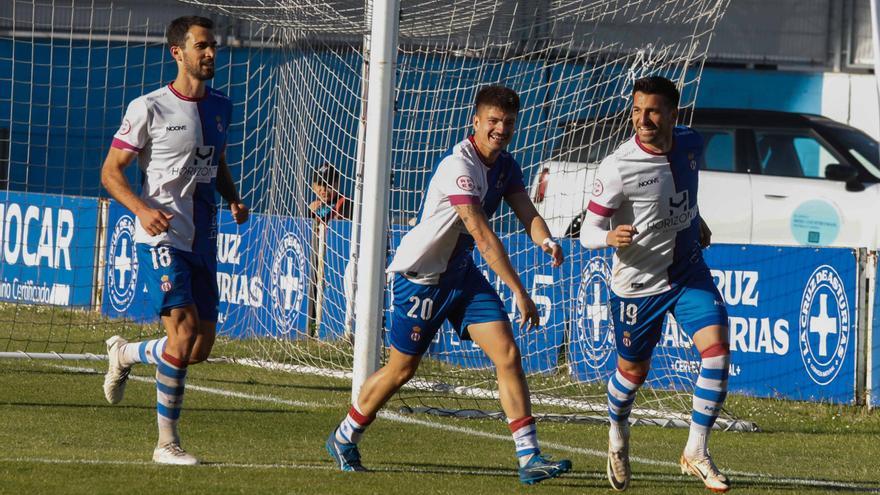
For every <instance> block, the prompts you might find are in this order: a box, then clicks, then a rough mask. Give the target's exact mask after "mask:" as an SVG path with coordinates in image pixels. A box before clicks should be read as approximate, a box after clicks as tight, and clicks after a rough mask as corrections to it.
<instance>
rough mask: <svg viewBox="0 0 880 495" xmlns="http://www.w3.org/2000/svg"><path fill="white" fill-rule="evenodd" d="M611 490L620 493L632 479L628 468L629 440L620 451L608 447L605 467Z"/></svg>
mask: <svg viewBox="0 0 880 495" xmlns="http://www.w3.org/2000/svg"><path fill="white" fill-rule="evenodd" d="M605 472H606V474H607V475H608V481H609V482H610V483H611V488H613V489H614V490H616V491H618V492H622V491H624V490H626V489H627V488H628V487H629V480H630V479H631V478H632V470H631V469H630V467H629V440H628V439H627V442H626V445H625V446H624V447H623V448H622V449H612V448H611V446H610V445H609V446H608V464H607V466H606V467H605Z"/></svg>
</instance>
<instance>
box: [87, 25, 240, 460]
mask: <svg viewBox="0 0 880 495" xmlns="http://www.w3.org/2000/svg"><path fill="white" fill-rule="evenodd" d="M212 29H213V23H212V22H211V20H210V19H206V18H204V17H181V18H178V19H175V20H173V21H172V22H171V24H170V25H169V26H168V29H167V32H166V36H167V39H168V45H169V47H170V50H171V55H172V56H173V57H174V60H175V61H176V62H177V78H176V79H175V80H174V81H173V82H172V83H171V84H168V85H167V86H164V87H162V88H159V89H157V90H155V91H153V92H151V93H147V94H146V95H144V96H141V97H139V98H136V99H134V100H133V101H132V102H131V104H129V106H128V110H127V111H126V113H125V118H124V119H123V121H122V126H121V127H120V128H119V130H118V131H117V132H116V135H115V136H114V137H113V143H112V145H111V147H110V151H109V153H108V154H107V159H106V160H105V161H104V166H103V169H102V170H101V182H102V183H103V185H104V187H105V188H106V189H107V191H108V192H109V193H110V195H112V196H113V198H115V199H116V200H117V201H119V202H120V203H122V204H123V205H124V206H125V207H126V208H128V209H129V210H131V212H132V213H134V214H135V216H136V217H137V220H136V222H135V243H136V250H137V262H138V270H139V277H142V278H141V280H143V281H144V284H145V285H146V288H147V293H148V294H149V297H150V301H151V303H152V306H153V308H154V309H155V311H156V313H157V314H158V315H160V316H161V319H162V324H163V325H164V327H165V330H166V332H167V336H166V337H163V338H161V339H156V340H150V341H145V342H137V343H128V342H127V341H126V340H125V339H123V338H122V337H119V336H113V337H111V338H110V339H108V340H107V357H108V359H109V362H110V365H109V369H108V371H107V375H106V376H105V378H104V395H105V397H106V398H107V400H108V401H109V402H110V403H111V404H116V403H118V402H119V401H121V400H122V397H123V393H124V391H125V383H126V380H127V379H128V374H129V371H130V370H131V367H132V365H134V364H136V363H143V364H154V365H156V412H157V415H158V423H159V441H158V444H157V446H156V449H155V450H154V451H153V461H155V462H157V463H160V464H189V465H191V464H197V463H198V460H197V459H196V458H195V457H194V456H193V455H191V454H189V453H188V452H186V451H185V450H183V449H182V448H181V446H180V436H179V434H178V430H177V422H178V419H179V417H180V409H181V406H182V403H183V393H184V382H185V379H186V373H187V367H188V365H190V364H195V363H199V362H202V361H204V360H205V359H207V358H208V355H209V354H210V353H211V347H212V346H213V344H214V335H215V331H216V328H217V305H218V301H219V292H218V290H217V205H216V200H215V197H214V193H215V191H217V192H219V193H220V195H221V196H222V197H223V198H224V199H225V200H226V201H227V202H228V204H229V207H230V209H231V211H232V217H233V219H234V220H235V222H236V223H238V224H241V223H243V222H245V221H246V220H247V218H248V207H247V206H245V205H244V204H243V203H242V202H241V199H240V198H239V196H238V193H237V192H236V188H235V183H234V182H233V180H232V175H231V174H230V172H229V167H228V166H227V164H226V154H225V149H226V137H227V130H228V129H229V125H230V118H231V116H232V104H231V102H230V101H229V98H227V97H226V96H224V95H223V94H222V93H220V92H219V91H216V90H214V89H211V88H209V87H207V86H206V85H205V81H207V80H209V79H211V78H213V77H214V56H215V54H216V51H217V42H216V41H215V40H214V35H213V33H212ZM135 157H137V159H138V165H139V167H140V170H141V172H142V174H143V177H144V179H143V185H142V186H143V187H142V190H141V193H140V196H138V195H135V194H134V192H133V191H132V189H131V187H130V186H129V183H128V180H127V179H126V177H125V175H124V173H123V171H124V169H125V168H126V167H127V166H128V165H129V164H131V162H132V161H133V160H134V159H135ZM139 283H140V282H139Z"/></svg>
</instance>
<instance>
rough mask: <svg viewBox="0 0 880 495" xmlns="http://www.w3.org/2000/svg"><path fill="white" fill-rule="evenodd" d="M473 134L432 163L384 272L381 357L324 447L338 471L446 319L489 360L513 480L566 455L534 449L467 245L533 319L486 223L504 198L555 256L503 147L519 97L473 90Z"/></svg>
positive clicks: (543, 475) (496, 319) (502, 337)
mask: <svg viewBox="0 0 880 495" xmlns="http://www.w3.org/2000/svg"><path fill="white" fill-rule="evenodd" d="M474 112H475V113H474V117H473V125H474V128H473V135H471V136H470V137H468V138H467V139H464V140H462V141H461V142H459V143H457V144H456V145H454V146H453V147H452V148H451V149H450V150H449V151H448V152H446V154H444V155H443V157H442V159H441V160H440V162H439V163H438V164H437V166H436V168H435V170H434V174H433V176H432V177H431V180H430V182H429V184H428V189H427V191H426V193H425V197H424V201H423V203H422V208H421V212H420V215H419V221H418V223H417V224H416V225H415V227H414V228H413V229H412V230H410V231H409V232H408V233H407V234H406V235H405V236H404V237H403V239H402V240H401V242H400V246H399V247H398V248H397V252H396V253H395V256H394V259H393V260H392V261H391V264H390V266H389V267H388V271H389V272H391V273H394V279H393V286H392V293H393V297H394V302H393V312H392V316H391V329H390V334H389V340H390V342H391V349H390V350H389V356H388V361H387V362H386V364H385V366H384V367H382V369H380V370H379V371H377V372H376V373H374V374H373V375H372V376H370V377H369V378H368V379H367V381H366V382H365V383H364V385H363V387H362V388H361V390H360V395H359V396H358V399H357V401H355V403H354V404H353V405H352V406H351V409H350V410H349V412H348V415H347V416H346V417H345V419H344V420H343V421H342V422H341V424H340V425H339V427H338V428H336V429H335V430H333V432H332V433H330V437H329V438H328V439H327V442H326V447H327V451H328V452H330V455H332V456H333V458H334V459H335V460H336V463H337V465H338V466H339V467H340V468H341V469H342V470H343V471H365V470H366V469H365V468H364V467H363V465H362V464H361V459H360V452H359V451H358V442H359V441H360V439H361V436H362V435H363V434H364V431H365V430H366V428H367V426H369V425H370V423H372V422H373V420H374V419H375V417H376V413H377V412H379V409H381V408H382V406H383V405H384V404H385V403H386V402H387V401H388V399H389V398H391V396H392V395H393V394H394V393H395V392H397V390H398V389H400V387H402V386H403V385H404V384H405V383H406V382H408V381H409V380H410V379H411V378H412V377H413V375H414V374H415V372H416V368H418V366H419V362H420V360H421V358H422V355H423V354H424V353H425V351H427V350H428V346H429V345H430V343H431V340H432V339H433V338H434V335H435V334H436V333H437V330H438V329H440V326H441V325H442V324H443V322H444V320H448V321H449V322H451V323H452V325H453V326H454V327H455V330H456V332H457V333H458V335H459V337H460V338H462V339H465V340H473V341H474V342H476V343H477V344H478V345H479V346H480V348H481V349H483V351H485V353H486V355H487V356H488V357H489V358H490V359H491V360H492V362H493V363H494V364H495V369H496V373H497V378H498V391H499V395H500V399H501V407H502V409H504V413H505V415H506V416H507V421H508V426H509V428H510V431H511V433H512V434H513V439H514V441H515V444H516V455H517V457H518V460H519V478H520V481H522V482H523V483H526V484H532V483H537V482H539V481H543V480H545V479H548V478H553V477H556V476H558V475H560V474H562V473H564V472H567V471H569V470H570V469H571V461H569V460H560V461H551V460H549V459H547V458H546V457H544V456H542V455H541V451H540V449H539V448H538V439H537V432H536V429H535V419H534V418H533V417H532V412H531V402H530V397H529V388H528V384H527V383H526V379H525V374H524V372H523V369H522V364H521V363H520V353H519V349H518V348H517V346H516V342H515V341H514V338H513V330H512V328H511V323H510V320H509V318H508V316H507V312H506V311H505V309H504V307H503V305H502V303H501V299H500V297H499V296H498V293H497V292H496V291H495V289H494V288H493V287H492V285H491V284H489V282H488V281H487V280H486V278H485V277H484V276H483V274H482V273H480V270H479V269H478V268H477V267H476V265H475V264H474V260H473V256H472V252H473V248H474V246H475V245H476V247H477V249H479V251H480V254H481V255H482V257H483V259H484V260H485V261H486V264H488V265H489V267H490V268H491V269H492V270H493V271H494V272H495V273H496V274H497V275H498V277H500V278H501V280H502V281H504V283H505V284H506V285H507V286H508V287H510V289H511V291H513V294H514V297H515V298H516V305H517V308H518V309H519V312H520V315H521V319H520V328H522V327H523V326H524V325H526V324H528V327H529V329H531V328H532V327H534V326H536V325H538V324H539V315H538V310H537V308H536V307H535V303H534V302H533V301H532V299H531V297H529V294H528V292H526V289H525V287H523V284H522V281H520V278H519V275H518V274H517V273H516V271H515V270H514V268H513V266H511V263H510V259H509V258H508V255H507V253H506V252H505V250H504V246H503V245H502V244H501V241H500V240H499V239H498V237H497V236H496V235H495V232H493V231H492V228H491V227H490V226H489V220H488V219H489V217H491V216H492V215H493V214H494V213H495V211H496V210H497V209H498V206H499V205H500V204H501V200H502V199H504V200H505V201H506V202H507V204H508V205H510V207H511V209H512V210H513V211H514V212H515V213H516V215H517V217H518V218H519V220H520V222H522V224H523V226H524V227H525V230H526V233H528V234H529V236H530V237H531V238H532V240H533V241H534V242H535V243H536V244H537V245H538V246H540V247H541V248H542V250H543V251H544V252H545V253H547V254H548V255H550V257H551V258H552V260H551V263H552V264H553V266H559V265H560V264H562V262H563V260H564V256H563V253H562V249H561V247H560V246H559V245H558V244H557V243H556V242H555V241H554V240H553V238H551V237H550V231H549V229H548V228H547V225H546V223H545V222H544V219H543V218H541V216H540V215H539V214H538V212H537V211H536V210H535V207H534V205H533V204H532V202H531V200H530V199H529V196H528V194H527V193H526V192H525V187H524V185H523V178H522V171H521V170H520V167H519V164H518V163H517V162H516V160H514V159H513V157H512V156H511V155H510V154H509V153H508V152H507V151H505V149H506V148H507V145H508V144H509V143H510V141H511V139H512V138H513V133H514V128H515V127H516V119H517V115H518V113H519V96H517V94H516V92H514V91H513V90H512V89H509V88H506V87H503V86H487V87H484V88H482V89H481V90H480V91H479V92H478V93H477V98H476V102H475V105H474Z"/></svg>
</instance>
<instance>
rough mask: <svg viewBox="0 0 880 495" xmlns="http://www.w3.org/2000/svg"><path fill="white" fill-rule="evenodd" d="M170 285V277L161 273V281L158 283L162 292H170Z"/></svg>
mask: <svg viewBox="0 0 880 495" xmlns="http://www.w3.org/2000/svg"><path fill="white" fill-rule="evenodd" d="M172 287H173V286H172V285H171V279H170V278H168V275H162V279H161V282H160V283H159V288H160V289H162V292H171V289H172Z"/></svg>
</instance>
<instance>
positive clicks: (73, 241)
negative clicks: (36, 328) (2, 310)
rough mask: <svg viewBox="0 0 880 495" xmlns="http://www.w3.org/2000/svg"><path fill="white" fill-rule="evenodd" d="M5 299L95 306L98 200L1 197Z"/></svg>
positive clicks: (0, 292) (0, 283)
mask: <svg viewBox="0 0 880 495" xmlns="http://www.w3.org/2000/svg"><path fill="white" fill-rule="evenodd" d="M0 227H2V228H0V260H2V263H0V300H2V301H10V302H18V303H25V304H51V305H57V306H71V307H91V305H92V302H93V301H92V295H93V293H94V289H95V280H94V273H95V262H96V250H97V249H96V247H95V246H96V245H97V234H98V200H97V199H95V198H80V197H75V196H60V195H54V194H36V193H19V192H12V191H4V192H3V193H2V194H0Z"/></svg>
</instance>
